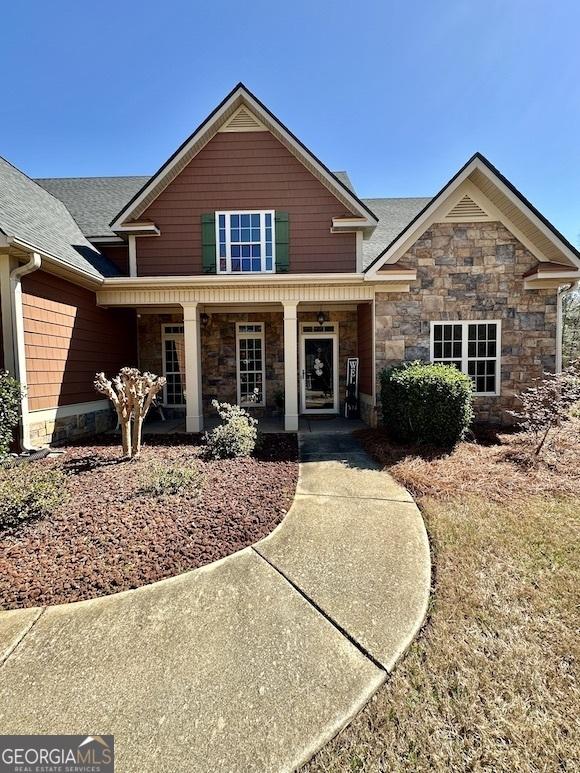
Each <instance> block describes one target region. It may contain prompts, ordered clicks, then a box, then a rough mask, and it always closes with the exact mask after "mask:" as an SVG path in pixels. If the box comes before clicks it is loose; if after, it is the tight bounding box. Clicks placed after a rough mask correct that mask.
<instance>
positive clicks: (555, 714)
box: [305, 423, 580, 773]
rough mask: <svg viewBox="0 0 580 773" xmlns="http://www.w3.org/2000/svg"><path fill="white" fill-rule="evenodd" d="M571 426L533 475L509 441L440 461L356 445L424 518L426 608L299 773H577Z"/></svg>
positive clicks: (578, 507) (577, 485) (371, 439)
mask: <svg viewBox="0 0 580 773" xmlns="http://www.w3.org/2000/svg"><path fill="white" fill-rule="evenodd" d="M579 427H580V425H579V424H578V423H575V424H573V425H570V426H569V428H568V430H567V432H566V433H565V434H564V435H563V436H562V437H561V438H560V440H559V441H558V442H557V443H556V444H555V445H554V446H553V447H552V449H551V450H550V451H549V452H548V454H547V456H546V459H545V461H544V462H542V463H540V464H539V465H537V466H532V467H530V466H529V465H528V464H526V462H525V453H524V450H525V448H526V445H527V444H528V442H529V441H528V440H527V439H526V438H525V437H523V436H521V435H505V436H500V437H499V438H497V442H493V441H490V442H489V443H488V444H481V443H478V444H476V443H462V444H460V445H459V446H458V447H457V449H456V450H455V451H454V452H453V453H452V454H448V455H441V454H437V453H435V452H432V453H429V452H426V451H424V450H423V451H422V452H421V453H418V452H417V449H412V448H400V447H396V446H394V445H392V444H390V443H389V442H388V440H387V439H386V438H385V436H384V435H383V434H381V433H380V432H372V431H369V432H365V433H363V440H364V442H365V444H366V445H367V448H368V449H369V450H370V451H371V452H373V453H374V454H375V456H377V458H380V460H381V461H382V462H383V463H385V466H386V467H387V468H388V469H389V470H390V472H391V473H392V474H393V475H394V476H395V477H396V478H397V479H398V480H399V481H400V482H401V483H403V484H404V485H406V486H407V487H408V488H410V490H411V491H412V492H413V493H414V495H415V497H416V498H417V500H418V503H419V506H420V507H421V510H422V512H423V515H424V518H425V523H426V526H427V530H428V532H429V538H430V542H431V547H432V553H433V568H434V576H433V595H432V602H431V609H430V613H429V616H428V620H427V622H426V624H425V626H424V628H423V630H422V632H421V634H420V635H419V637H418V638H417V639H416V641H415V642H414V643H413V645H412V646H411V648H410V650H409V651H408V652H407V654H406V655H405V656H404V658H403V659H402V661H401V662H400V663H399V665H398V667H397V668H396V670H395V672H394V673H393V675H392V676H391V677H390V678H389V679H388V681H387V683H386V684H385V686H384V687H383V688H382V689H381V690H380V691H379V692H378V693H377V695H376V696H375V697H374V698H373V699H372V701H371V702H370V703H369V704H368V705H367V706H366V707H365V709H364V710H363V711H362V712H361V713H360V715H359V716H358V717H357V718H356V719H355V720H354V721H353V722H352V724H351V725H350V726H349V727H347V728H346V729H345V730H344V731H343V732H342V733H341V734H340V735H339V736H338V737H337V738H336V739H335V740H334V741H333V742H332V743H330V744H329V745H328V746H326V747H325V748H324V749H323V750H322V751H321V752H320V753H319V754H318V755H317V756H316V757H315V758H314V760H313V761H312V762H311V763H310V764H309V765H308V766H307V767H306V769H305V770H307V771H309V773H314V771H373V773H375V772H378V771H385V772H386V771H449V770H457V771H467V770H488V771H510V772H511V771H526V773H527V771H556V770H562V771H572V770H578V769H579V766H580V736H579V725H578V708H579V706H580V691H579V687H578V663H579V661H580V646H579V636H578V626H579V619H580V618H579V611H578V610H579V603H580V499H579V497H580V443H579V440H578V438H579V437H580V429H579Z"/></svg>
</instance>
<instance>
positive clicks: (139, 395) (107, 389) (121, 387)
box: [94, 368, 166, 458]
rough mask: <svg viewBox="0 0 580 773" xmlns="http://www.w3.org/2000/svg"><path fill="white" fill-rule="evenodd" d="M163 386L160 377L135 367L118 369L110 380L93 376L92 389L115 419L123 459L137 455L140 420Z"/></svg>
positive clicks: (100, 375) (102, 374)
mask: <svg viewBox="0 0 580 773" xmlns="http://www.w3.org/2000/svg"><path fill="white" fill-rule="evenodd" d="M165 383H166V379H165V378H164V377H163V376H155V375H153V373H141V371H140V370H138V369H137V368H121V370H120V371H119V374H118V375H117V376H115V377H114V378H113V379H112V380H111V381H109V380H108V379H107V378H106V377H105V374H104V373H97V374H96V376H95V380H94V387H95V389H96V390H97V392H99V393H100V394H102V395H105V397H108V398H109V400H110V401H111V402H112V403H113V406H114V408H115V411H116V412H117V416H118V418H119V425H120V427H121V443H122V446H123V456H127V457H129V458H134V457H136V456H139V454H140V452H141V435H142V431H143V421H144V419H145V416H147V413H148V411H149V409H150V408H151V405H152V404H153V402H154V400H155V398H156V396H157V395H158V393H159V392H160V391H161V390H162V389H163V387H164V386H165ZM131 422H133V426H132V431H131Z"/></svg>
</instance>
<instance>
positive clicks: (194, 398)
mask: <svg viewBox="0 0 580 773" xmlns="http://www.w3.org/2000/svg"><path fill="white" fill-rule="evenodd" d="M181 305H182V306H183V343H184V348H185V409H186V419H185V429H186V432H201V431H202V429H203V403H202V393H201V331H200V322H199V304H198V303H197V302H195V303H182V304H181Z"/></svg>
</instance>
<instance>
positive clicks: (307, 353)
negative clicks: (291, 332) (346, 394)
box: [301, 335, 338, 413]
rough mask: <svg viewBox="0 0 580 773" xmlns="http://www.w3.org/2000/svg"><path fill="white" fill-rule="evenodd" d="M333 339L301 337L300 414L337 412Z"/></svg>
mask: <svg viewBox="0 0 580 773" xmlns="http://www.w3.org/2000/svg"><path fill="white" fill-rule="evenodd" d="M336 374H337V371H336V338H335V337H334V336H332V335H327V336H316V335H304V336H303V338H302V370H301V386H302V411H303V412H304V413H336V412H337V410H338V400H337V397H338V395H337V383H336V381H337V379H336Z"/></svg>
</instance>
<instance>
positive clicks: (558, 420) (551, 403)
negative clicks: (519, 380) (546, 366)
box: [508, 362, 580, 458]
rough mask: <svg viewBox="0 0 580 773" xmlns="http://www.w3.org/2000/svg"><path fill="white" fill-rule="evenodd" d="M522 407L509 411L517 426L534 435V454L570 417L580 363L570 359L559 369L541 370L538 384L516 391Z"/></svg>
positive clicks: (578, 391)
mask: <svg viewBox="0 0 580 773" xmlns="http://www.w3.org/2000/svg"><path fill="white" fill-rule="evenodd" d="M516 397H517V398H518V400H519V401H520V402H521V404H522V409H521V411H508V413H510V414H511V415H512V416H515V417H516V419H518V423H519V425H520V427H521V428H522V429H523V430H524V431H525V432H528V433H529V434H530V435H531V436H532V437H533V438H534V443H535V446H534V456H535V457H536V458H537V457H538V456H539V455H540V453H541V452H542V448H544V445H545V444H546V441H547V439H548V436H549V435H550V433H551V432H552V434H554V433H555V432H556V431H557V430H558V428H559V427H561V425H562V424H563V423H564V422H566V421H568V419H570V415H571V414H570V411H571V409H572V407H573V406H574V405H576V403H578V402H579V401H580V363H579V362H573V363H571V364H570V365H569V366H568V367H567V368H566V369H565V370H563V371H562V372H561V373H544V378H543V379H541V380H540V381H539V382H538V385H537V386H534V387H530V388H529V389H526V390H525V391H524V392H521V393H520V394H519V395H516Z"/></svg>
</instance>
